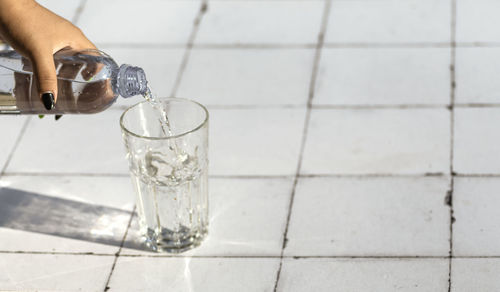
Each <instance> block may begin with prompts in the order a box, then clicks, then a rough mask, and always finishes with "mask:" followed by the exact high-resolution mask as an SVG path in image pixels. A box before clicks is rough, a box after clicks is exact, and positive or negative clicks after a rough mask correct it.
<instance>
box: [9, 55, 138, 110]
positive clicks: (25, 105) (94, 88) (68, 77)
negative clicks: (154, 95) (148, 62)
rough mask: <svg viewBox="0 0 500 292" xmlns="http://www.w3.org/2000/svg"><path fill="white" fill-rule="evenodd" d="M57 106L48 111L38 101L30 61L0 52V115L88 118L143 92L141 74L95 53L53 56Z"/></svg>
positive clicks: (108, 57)
mask: <svg viewBox="0 0 500 292" xmlns="http://www.w3.org/2000/svg"><path fill="white" fill-rule="evenodd" d="M54 62H55V66H56V73H57V88H58V93H57V102H56V104H55V108H54V109H52V110H50V111H48V110H46V109H45V107H44V106H43V103H42V102H41V100H40V97H39V93H38V88H37V82H36V80H35V77H34V75H33V69H32V68H33V67H32V65H31V62H30V61H29V59H27V58H24V57H22V56H21V55H19V54H18V53H16V52H15V51H0V114H9V113H12V114H91V113H97V112H101V111H103V110H105V109H107V108H108V107H110V106H111V105H112V104H113V103H114V102H115V101H116V99H117V98H118V96H119V95H122V96H124V97H129V96H132V95H137V94H143V93H145V92H146V88H147V82H146V78H145V74H144V71H143V70H142V69H140V68H137V67H132V66H129V65H122V66H121V67H119V66H118V65H117V64H116V62H115V61H114V60H113V59H112V58H111V57H110V56H108V55H106V54H105V53H103V52H101V51H97V50H85V51H74V50H70V49H65V50H61V51H59V52H57V53H56V54H54Z"/></svg>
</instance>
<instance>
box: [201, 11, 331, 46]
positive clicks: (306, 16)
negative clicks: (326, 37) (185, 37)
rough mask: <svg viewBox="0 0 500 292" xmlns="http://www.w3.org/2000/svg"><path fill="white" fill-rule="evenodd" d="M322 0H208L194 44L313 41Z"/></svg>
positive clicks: (316, 36)
mask: <svg viewBox="0 0 500 292" xmlns="http://www.w3.org/2000/svg"><path fill="white" fill-rule="evenodd" d="M323 7H324V3H323V1H210V2H209V6H208V12H207V14H206V15H205V16H204V19H203V23H202V25H201V27H200V30H199V32H198V35H197V39H196V43H209V44H255V43H258V44H261V43H273V44H275V43H278V44H303V43H316V42H317V38H318V35H319V31H320V25H321V18H322V14H323Z"/></svg>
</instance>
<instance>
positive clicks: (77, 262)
mask: <svg viewBox="0 0 500 292" xmlns="http://www.w3.org/2000/svg"><path fill="white" fill-rule="evenodd" d="M113 260H114V256H81V255H41V254H0V283H2V284H1V289H2V290H3V289H7V290H17V291H27V290H29V291H35V290H36V291H56V290H57V291H89V292H94V291H103V290H104V286H105V284H106V279H107V277H108V275H109V272H110V270H111V265H112V264H113Z"/></svg>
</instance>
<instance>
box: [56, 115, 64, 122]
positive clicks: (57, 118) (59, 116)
mask: <svg viewBox="0 0 500 292" xmlns="http://www.w3.org/2000/svg"><path fill="white" fill-rule="evenodd" d="M62 116H63V115H55V118H56V121H57V120H59V119H60V118H61V117H62Z"/></svg>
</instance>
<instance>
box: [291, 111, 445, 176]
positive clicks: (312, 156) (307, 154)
mask: <svg viewBox="0 0 500 292" xmlns="http://www.w3.org/2000/svg"><path fill="white" fill-rule="evenodd" d="M449 123H450V119H449V112H448V111H447V110H445V109H408V110H398V109H378V110H365V109H363V110H358V109H356V110H331V109H330V110H326V109H321V110H313V111H312V114H311V122H310V124H309V131H308V137H307V141H306V145H305V150H304V157H303V163H302V171H301V172H302V173H306V174H325V173H326V174H363V173H398V174H402V173H404V174H410V173H427V172H431V173H435V172H443V173H446V172H448V171H449V151H450V146H449V143H450V139H449V132H450V126H449Z"/></svg>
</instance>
